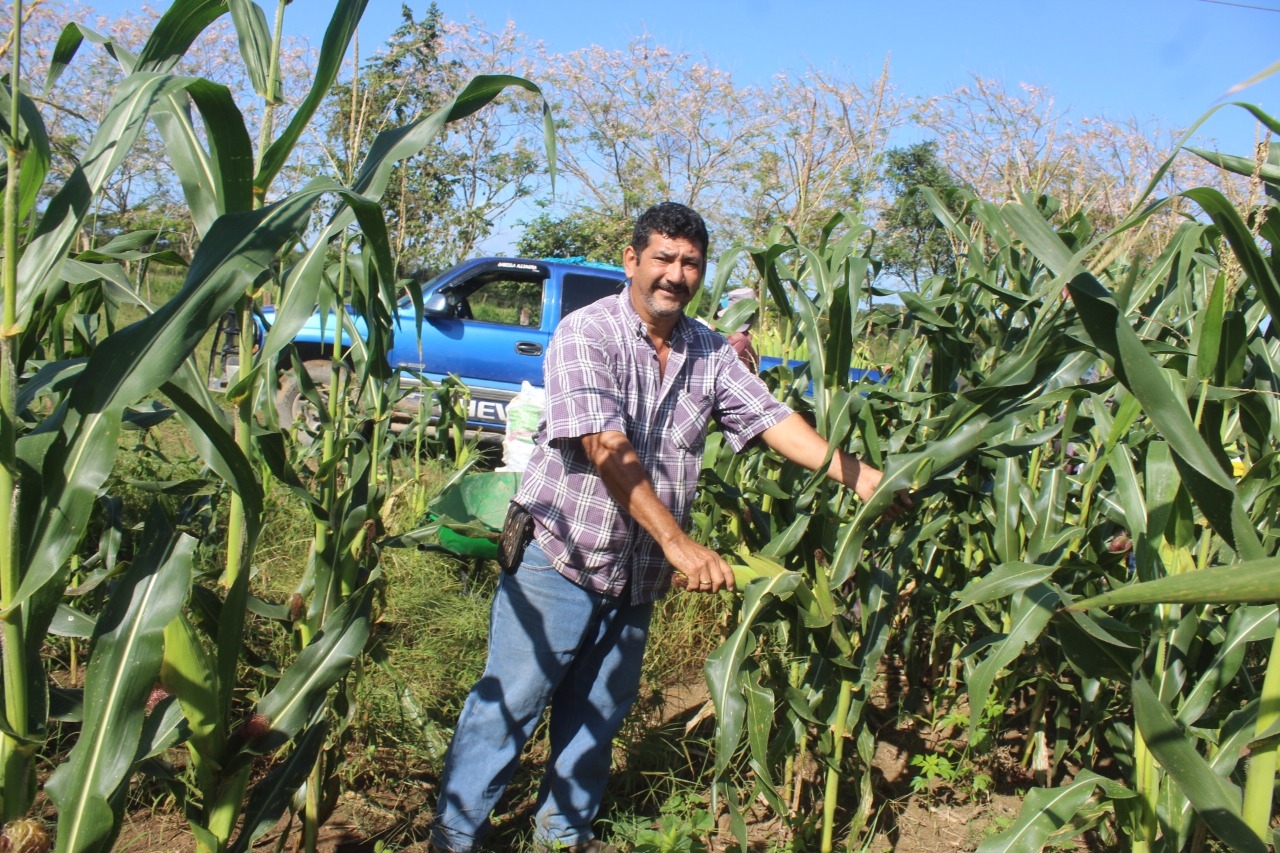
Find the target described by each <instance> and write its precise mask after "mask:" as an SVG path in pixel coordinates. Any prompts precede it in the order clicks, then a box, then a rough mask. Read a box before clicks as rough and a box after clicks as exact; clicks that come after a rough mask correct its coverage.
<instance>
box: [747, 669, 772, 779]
mask: <svg viewBox="0 0 1280 853" xmlns="http://www.w3.org/2000/svg"><path fill="white" fill-rule="evenodd" d="M746 664H747V665H746V666H744V667H743V668H742V672H741V674H740V679H741V682H740V689H741V690H742V695H743V696H744V697H746V706H747V744H748V746H749V747H750V751H751V763H752V767H755V768H757V770H758V771H759V773H758V775H757V777H756V781H757V782H758V783H759V784H760V785H761V786H763V788H764V790H765V791H767V792H770V793H772V794H773V798H774V799H775V800H776V799H777V786H776V785H775V784H774V781H773V778H772V776H771V774H770V771H769V766H770V763H771V762H770V761H769V740H770V734H771V733H772V730H773V718H774V695H773V691H772V690H770V689H769V688H767V687H764V686H763V685H761V684H760V668H759V666H756V665H754V664H753V662H751V661H747V662H746Z"/></svg>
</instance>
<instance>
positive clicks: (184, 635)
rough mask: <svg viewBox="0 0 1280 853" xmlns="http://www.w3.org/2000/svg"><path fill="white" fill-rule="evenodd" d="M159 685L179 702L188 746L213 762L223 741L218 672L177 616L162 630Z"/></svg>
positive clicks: (187, 623)
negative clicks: (189, 732) (187, 729)
mask: <svg viewBox="0 0 1280 853" xmlns="http://www.w3.org/2000/svg"><path fill="white" fill-rule="evenodd" d="M160 683H161V684H163V685H164V686H165V689H167V690H168V691H169V692H170V693H172V694H173V695H174V696H175V697H176V698H177V700H178V702H179V703H180V705H181V707H182V711H183V714H184V715H185V716H186V718H187V723H188V725H189V726H190V730H191V746H192V748H193V749H194V750H195V751H196V752H197V753H199V754H200V755H201V757H202V758H206V759H213V758H216V757H217V756H219V755H220V754H221V752H222V746H223V744H224V743H225V742H226V720H224V719H223V717H222V713H221V705H220V698H219V696H220V694H219V689H218V673H217V671H216V669H215V664H214V661H213V659H212V658H211V657H210V655H209V654H208V653H207V652H206V651H205V649H204V646H203V645H202V644H201V642H200V637H199V636H198V635H197V634H196V630H195V627H194V626H193V625H192V624H191V621H190V620H189V619H188V618H187V617H186V615H184V614H178V616H176V617H175V618H174V619H173V620H172V621H171V622H170V623H169V624H168V625H167V626H165V629H164V658H163V660H162V662H161V665H160Z"/></svg>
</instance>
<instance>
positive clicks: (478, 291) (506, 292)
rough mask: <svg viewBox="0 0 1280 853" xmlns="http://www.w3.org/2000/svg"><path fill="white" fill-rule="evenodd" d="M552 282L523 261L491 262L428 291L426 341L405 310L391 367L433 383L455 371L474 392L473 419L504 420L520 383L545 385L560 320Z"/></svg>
mask: <svg viewBox="0 0 1280 853" xmlns="http://www.w3.org/2000/svg"><path fill="white" fill-rule="evenodd" d="M546 280H547V269H546V267H544V266H543V265H541V264H533V263H529V262H520V261H507V260H489V261H486V262H484V263H480V264H476V265H473V266H471V267H470V268H467V269H465V270H463V271H461V273H460V274H459V276H458V277H457V278H455V279H453V280H451V281H449V282H447V283H444V284H442V285H440V286H439V287H438V288H436V289H434V290H432V291H431V292H429V293H428V294H427V300H428V303H429V304H428V308H429V309H431V310H429V311H428V312H427V315H426V317H425V318H424V320H423V324H422V335H421V339H420V341H419V339H417V338H416V337H415V335H414V322H413V309H412V307H411V306H409V305H403V306H401V309H400V311H399V316H398V317H397V327H396V335H395V343H394V346H393V349H392V353H391V360H392V362H393V363H394V364H397V365H399V366H400V367H406V368H411V369H416V370H418V371H420V372H421V373H423V374H424V375H426V377H427V378H429V379H431V380H433V381H439V380H440V379H442V378H443V377H444V376H446V375H448V374H451V373H452V374H456V375H457V376H458V377H460V378H461V379H462V380H463V382H464V383H465V384H466V385H467V386H469V387H470V388H471V392H472V395H471V396H472V401H471V406H472V408H473V410H474V411H473V412H472V419H473V420H475V421H478V422H485V423H498V424H500V423H502V422H504V421H505V420H506V403H507V401H509V400H510V399H511V397H513V396H515V394H516V392H517V391H519V390H520V383H521V382H523V381H526V380H527V381H529V382H532V383H533V384H535V385H541V384H542V360H543V356H544V354H545V352H546V348H547V342H548V341H549V340H550V338H551V328H550V326H551V323H552V322H553V321H552V319H551V317H549V316H548V311H547V309H546V305H545V302H546V290H547V288H546ZM419 343H421V348H420V349H419V346H418V344H419Z"/></svg>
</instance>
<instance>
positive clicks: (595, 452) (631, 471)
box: [582, 432, 684, 549]
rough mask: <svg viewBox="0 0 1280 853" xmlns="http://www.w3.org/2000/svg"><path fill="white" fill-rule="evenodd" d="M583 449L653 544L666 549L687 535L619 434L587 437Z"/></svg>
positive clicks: (633, 450) (620, 504)
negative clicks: (674, 541)
mask: <svg viewBox="0 0 1280 853" xmlns="http://www.w3.org/2000/svg"><path fill="white" fill-rule="evenodd" d="M582 446H583V449H585V450H586V452H587V457H588V458H589V459H590V460H591V462H592V464H593V465H595V466H596V470H597V471H599V472H600V477H601V479H603V480H604V484H605V486H606V487H607V488H608V489H609V494H611V495H613V499H614V500H615V501H617V502H618V506H620V507H621V508H622V511H623V512H625V513H626V514H627V515H629V516H631V517H632V518H634V519H635V520H636V523H637V524H639V525H640V526H641V527H643V528H644V529H645V531H646V532H648V534H649V535H650V536H652V537H653V539H654V541H655V542H657V543H658V545H659V546H661V547H663V548H664V549H665V548H666V547H667V545H669V544H670V543H671V542H672V541H673V540H675V539H677V538H679V537H681V536H683V535H684V530H683V529H682V528H681V527H680V524H679V522H677V521H676V518H675V516H674V515H672V514H671V510H669V509H668V508H667V506H666V504H664V503H663V502H662V501H661V500H660V499H659V498H658V493H657V492H655V491H654V489H653V483H651V482H650V481H649V475H648V474H646V473H645V470H644V466H643V465H641V464H640V456H639V454H637V453H636V449H635V447H633V446H632V444H631V442H630V441H629V440H628V439H627V437H626V435H624V434H623V433H620V432H601V433H595V434H594V435H588V436H584V437H583V439H582Z"/></svg>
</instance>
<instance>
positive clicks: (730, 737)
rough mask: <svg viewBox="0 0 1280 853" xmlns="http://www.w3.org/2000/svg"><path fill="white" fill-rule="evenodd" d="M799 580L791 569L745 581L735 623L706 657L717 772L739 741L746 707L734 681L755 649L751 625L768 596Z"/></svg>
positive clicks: (787, 591)
mask: <svg viewBox="0 0 1280 853" xmlns="http://www.w3.org/2000/svg"><path fill="white" fill-rule="evenodd" d="M800 580H801V578H800V576H799V575H798V574H796V573H795V572H785V573H783V574H779V575H775V576H773V577H770V578H764V579H762V580H758V581H755V582H753V583H750V584H748V585H747V587H746V589H744V590H743V592H742V607H741V610H740V611H739V616H738V627H737V628H735V629H734V631H733V633H732V634H731V635H730V636H729V639H727V640H725V642H724V644H723V645H722V646H720V648H718V649H716V650H715V651H714V652H712V653H711V654H710V655H709V656H708V657H707V663H706V667H705V673H706V677H707V687H708V688H709V689H710V691H711V701H712V702H713V703H714V704H715V708H716V721H717V725H716V773H717V775H718V774H722V773H723V772H724V771H725V770H726V769H727V768H728V766H729V760H730V759H731V758H732V757H733V753H734V752H735V751H736V750H737V748H738V744H739V743H741V741H742V725H743V719H744V717H745V716H746V710H747V709H746V702H745V700H744V699H743V697H742V692H741V690H740V687H739V684H738V673H739V672H740V671H741V669H742V667H743V664H744V662H745V661H746V659H747V658H748V657H749V656H750V655H751V653H752V652H753V651H755V647H756V637H755V634H754V633H753V631H752V628H753V627H754V625H755V621H756V620H757V619H758V618H760V617H761V614H762V612H763V611H764V609H765V608H766V607H768V606H769V605H770V604H771V603H772V600H774V599H779V598H787V597H789V596H790V595H791V593H792V592H793V591H794V590H795V587H796V585H797V584H798V583H799V582H800Z"/></svg>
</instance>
